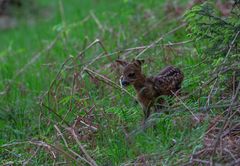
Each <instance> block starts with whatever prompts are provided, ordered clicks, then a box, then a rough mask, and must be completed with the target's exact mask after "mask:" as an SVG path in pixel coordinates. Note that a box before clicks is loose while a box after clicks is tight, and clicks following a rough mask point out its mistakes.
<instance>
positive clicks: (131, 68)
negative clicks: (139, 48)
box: [116, 60, 144, 86]
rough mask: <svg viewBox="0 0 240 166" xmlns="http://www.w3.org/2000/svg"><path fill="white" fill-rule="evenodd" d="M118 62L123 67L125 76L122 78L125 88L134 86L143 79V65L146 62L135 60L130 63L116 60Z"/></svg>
mask: <svg viewBox="0 0 240 166" xmlns="http://www.w3.org/2000/svg"><path fill="white" fill-rule="evenodd" d="M116 62H117V63H118V64H120V65H121V66H122V67H123V75H122V77H121V84H122V85H123V86H128V85H130V84H134V83H135V82H136V81H139V79H142V71H141V65H142V64H143V63H144V60H133V61H132V62H130V63H129V62H127V61H124V60H116Z"/></svg>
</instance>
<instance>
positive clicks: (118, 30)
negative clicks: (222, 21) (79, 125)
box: [0, 0, 207, 165]
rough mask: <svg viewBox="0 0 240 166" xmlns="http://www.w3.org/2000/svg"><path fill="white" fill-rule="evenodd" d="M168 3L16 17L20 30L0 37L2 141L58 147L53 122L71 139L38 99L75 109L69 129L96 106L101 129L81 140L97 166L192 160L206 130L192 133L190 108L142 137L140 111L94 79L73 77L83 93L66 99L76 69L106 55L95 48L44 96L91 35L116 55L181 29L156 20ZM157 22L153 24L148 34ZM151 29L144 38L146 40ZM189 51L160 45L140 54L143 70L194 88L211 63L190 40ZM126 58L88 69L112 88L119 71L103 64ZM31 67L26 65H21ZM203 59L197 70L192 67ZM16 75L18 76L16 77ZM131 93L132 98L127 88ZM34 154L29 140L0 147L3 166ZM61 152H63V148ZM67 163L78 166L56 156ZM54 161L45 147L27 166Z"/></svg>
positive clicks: (56, 4) (74, 5) (83, 5)
mask: <svg viewBox="0 0 240 166" xmlns="http://www.w3.org/2000/svg"><path fill="white" fill-rule="evenodd" d="M36 3H39V2H36ZM164 4H165V1H160V2H159V1H158V0H151V1H149V0H143V1H141V3H140V2H137V1H133V0H128V1H125V0H118V1H114V3H113V2H112V1H110V0H104V1H88V0H84V1H81V2H80V1H78V0H72V1H52V2H49V1H47V0H44V1H41V4H39V5H40V9H39V10H40V11H42V14H41V12H39V13H38V14H36V15H35V14H34V13H27V14H25V15H23V16H22V15H21V14H20V15H19V16H18V17H19V24H18V26H17V27H16V28H14V29H9V30H5V31H1V32H0V35H1V41H0V42H1V43H0V61H1V65H0V92H1V93H2V95H1V96H0V131H1V132H0V144H1V145H5V144H9V143H10V144H11V143H13V142H21V141H27V140H42V141H44V142H47V143H49V144H53V145H58V144H60V145H61V146H62V147H64V144H63V142H62V141H61V139H60V138H56V136H57V134H56V130H55V129H54V127H53V125H54V124H58V125H59V127H60V128H61V130H62V132H64V134H65V136H66V138H68V137H69V133H68V132H67V131H66V130H65V127H66V126H65V124H64V123H62V122H61V120H60V119H58V117H56V116H55V114H54V113H52V112H51V111H49V110H48V109H46V108H44V107H42V106H41V105H40V102H41V101H43V102H44V103H45V104H46V105H47V106H48V107H50V108H52V109H53V110H54V111H55V112H57V114H59V115H60V116H62V117H64V116H65V115H66V112H68V109H69V107H72V111H70V112H69V114H68V115H67V117H66V121H67V122H68V123H69V124H73V123H74V120H75V119H76V117H77V116H81V115H85V114H86V113H85V111H87V110H89V109H90V108H91V107H92V106H95V107H94V109H93V115H94V118H93V123H94V124H95V125H97V126H98V127H99V129H98V132H97V133H94V134H93V135H91V139H87V140H84V141H82V143H83V144H84V145H86V146H85V148H86V149H87V150H88V152H89V154H91V156H92V157H93V158H94V159H95V160H96V162H97V163H98V164H99V165H120V164H121V163H127V162H131V161H134V160H136V159H137V158H138V157H139V156H141V155H150V154H157V157H155V158H154V157H153V159H152V160H154V161H155V162H156V163H157V165H173V164H177V163H178V161H180V162H183V161H185V162H186V161H187V160H188V158H189V156H190V154H191V153H192V152H193V151H194V150H196V148H199V147H201V141H202V140H201V139H200V137H201V136H202V134H203V133H204V131H205V129H206V124H205V123H204V124H201V125H199V126H196V127H191V121H190V117H191V114H190V113H189V112H188V111H187V110H186V108H184V107H180V108H179V110H178V111H176V112H174V113H171V114H167V115H165V114H163V115H161V116H159V117H157V118H155V121H156V128H152V127H150V128H148V129H147V130H146V131H144V132H143V131H139V125H140V124H141V120H142V111H141V108H140V106H138V105H137V104H135V102H134V101H133V99H132V98H131V97H129V96H128V95H126V94H124V93H122V92H120V91H119V90H117V89H115V88H112V87H109V86H108V85H107V84H104V83H102V82H98V81H96V80H91V79H90V77H89V76H88V75H87V74H86V73H85V74H84V75H83V78H80V77H78V79H77V81H76V84H77V85H78V86H79V89H77V88H76V89H74V93H73V95H71V88H72V82H73V77H74V73H78V74H80V73H79V72H80V69H81V67H82V66H83V65H84V64H86V63H88V62H89V61H90V60H91V59H93V58H94V57H96V56H97V55H98V54H99V53H101V52H102V49H101V47H99V46H94V47H92V48H91V49H89V50H88V51H87V52H86V53H85V54H84V55H83V58H82V59H75V60H74V62H72V61H70V62H68V63H67V64H66V65H65V66H64V70H62V71H61V72H60V77H59V78H57V79H56V83H55V84H53V89H52V91H51V93H50V99H49V100H48V98H47V95H46V92H47V91H48V90H49V87H50V85H51V82H52V81H53V80H54V78H55V77H56V75H57V73H58V71H59V70H60V68H61V66H62V64H63V63H64V61H65V60H66V59H67V58H68V57H69V56H70V55H72V56H73V57H76V56H77V55H78V53H79V52H80V51H81V50H82V49H83V48H85V47H86V46H87V45H89V44H90V43H91V42H93V41H94V40H95V39H97V38H98V39H100V40H101V41H102V42H103V44H104V46H105V48H106V49H107V50H108V51H109V52H110V53H112V52H115V51H117V50H119V49H125V48H131V47H137V46H142V45H148V44H151V43H152V42H153V41H154V40H156V39H157V38H159V37H160V36H161V35H163V34H165V33H167V32H168V31H170V30H172V29H173V28H175V27H177V26H179V25H180V24H181V19H180V21H178V20H176V18H175V17H176V16H174V17H169V18H168V19H164V20H162V19H163V18H164V17H165V16H164V15H165V13H164ZM61 5H62V6H63V10H61ZM44 12H48V14H49V15H48V16H47V17H46V16H44ZM90 12H93V13H94V14H95V16H96V17H97V19H98V20H99V22H100V25H98V23H96V20H94V19H92V17H89V19H88V20H87V21H85V22H83V23H81V21H82V20H83V19H84V18H86V17H87V16H88V15H89V14H90ZM20 13H21V12H20ZM26 15H27V16H29V15H30V16H31V19H33V20H34V22H33V23H32V25H29V22H27V21H26V20H25V17H26ZM30 16H29V17H30ZM161 20H162V21H161ZM158 22H159V25H158V26H157V27H156V28H153V29H151V28H152V26H153V25H154V24H156V23H158ZM99 26H100V27H99ZM101 26H102V27H101ZM148 31H149V33H148V34H147V35H145V36H143V34H144V33H145V32H148ZM59 33H60V36H59V38H58V40H57V41H56V44H55V45H54V46H53V47H52V48H51V49H50V50H49V51H46V52H42V54H41V55H40V56H39V57H38V58H37V59H36V60H34V61H32V62H31V59H32V58H34V57H35V56H36V55H37V54H38V53H39V52H41V51H42V50H44V48H46V47H47V46H48V45H49V44H50V43H51V42H52V41H53V40H54V38H55V37H56V36H57V34H59ZM185 40H188V38H187V32H186V31H185V28H182V29H180V30H178V31H177V32H176V33H174V34H170V35H168V36H166V37H165V38H164V39H163V41H162V43H161V44H168V43H169V42H181V41H185ZM185 47H186V50H185V49H183V48H181V47H176V49H179V50H167V49H165V50H164V48H163V46H162V45H160V46H158V47H155V48H153V49H149V50H148V51H146V52H145V53H144V54H143V56H142V57H141V58H144V59H146V61H147V62H148V63H147V64H146V65H144V71H145V73H146V74H147V75H153V74H156V73H158V71H159V70H160V69H161V68H162V67H164V66H166V65H168V64H173V65H176V66H179V67H180V68H182V69H183V71H184V73H185V76H186V78H185V81H184V85H183V89H184V91H186V92H191V91H192V90H193V89H194V88H195V87H197V86H198V82H199V80H200V79H201V78H200V77H197V76H195V75H196V73H199V72H201V71H202V70H201V69H202V68H203V67H205V68H207V66H206V65H204V64H201V61H202V59H201V58H200V57H199V56H198V55H197V54H196V51H195V49H194V48H193V46H192V43H189V44H186V45H185ZM122 55H123V54H121V53H120V54H114V55H112V56H111V58H112V61H111V62H110V61H109V60H108V58H101V59H100V60H98V61H97V62H95V63H94V64H92V65H91V66H89V68H90V69H92V70H94V71H98V72H100V73H101V74H103V75H105V76H107V77H108V78H110V79H112V80H113V81H114V82H116V83H118V78H119V76H118V75H116V74H115V73H116V71H115V69H114V68H111V67H106V66H104V65H107V64H110V63H112V62H113V60H115V59H117V58H118V56H119V57H121V56H122ZM136 55H137V53H136V52H135V53H131V54H129V55H128V56H127V59H129V60H130V59H132V58H134V57H135V56H136ZM29 62H30V64H29V65H27V66H26V64H28V63H29ZM199 63H200V65H198V66H197V67H194V68H193V67H191V66H194V65H197V64H199ZM21 70H22V72H21V73H20V74H18V72H19V71H21ZM112 70H113V71H114V72H112ZM128 90H129V91H130V92H131V93H132V94H133V95H134V91H133V89H132V88H129V89H128ZM4 92H6V93H4ZM3 93H4V94H3ZM197 97H198V96H197V95H196V97H195V98H192V99H189V100H188V101H185V102H186V103H187V105H188V106H189V107H196V106H197V104H198V101H197ZM203 100H205V99H203ZM133 131H137V132H136V133H135V134H133V136H132V137H131V138H130V139H131V140H127V139H126V137H125V132H128V133H131V132H133ZM68 141H69V145H70V147H71V148H72V149H74V150H75V151H76V152H78V151H79V149H78V145H77V144H76V142H74V141H73V140H72V139H71V138H69V139H68ZM129 141H130V142H129ZM36 148H37V147H36V146H34V145H29V144H20V145H15V146H7V147H4V148H1V150H0V153H1V156H0V160H1V161H2V164H4V163H7V162H10V161H12V162H14V163H16V164H20V163H22V162H23V161H25V160H26V159H28V158H29V157H31V155H32V153H33V151H34V150H36ZM63 149H64V150H66V151H67V149H66V147H64V148H63ZM65 159H66V160H67V161H68V162H70V163H72V164H76V163H75V161H69V159H68V158H67V157H64V155H63V154H58V153H57V158H56V162H61V161H64V160H65ZM154 161H153V162H154ZM52 162H53V160H52V158H51V154H50V153H49V151H48V150H46V149H44V148H41V149H40V150H39V152H38V153H37V155H36V157H33V158H32V159H31V161H30V164H31V165H41V164H42V165H45V164H51V163H52Z"/></svg>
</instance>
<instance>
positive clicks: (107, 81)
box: [84, 68, 135, 99]
mask: <svg viewBox="0 0 240 166" xmlns="http://www.w3.org/2000/svg"><path fill="white" fill-rule="evenodd" d="M84 71H86V72H87V73H88V74H89V73H92V74H94V75H96V76H98V77H100V78H101V79H102V81H104V82H105V83H108V85H111V86H113V87H115V88H117V89H119V90H121V91H124V92H125V93H127V94H128V95H129V96H131V97H132V98H134V99H135V97H134V96H133V95H132V94H131V93H129V92H128V91H127V90H126V89H124V88H122V87H121V86H119V85H118V84H116V83H115V82H113V81H112V80H110V79H108V78H106V77H104V76H103V75H101V74H99V73H97V72H94V71H92V70H90V69H89V68H85V69H84ZM109 83H110V84H109Z"/></svg>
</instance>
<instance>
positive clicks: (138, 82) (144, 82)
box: [116, 60, 184, 120]
mask: <svg viewBox="0 0 240 166" xmlns="http://www.w3.org/2000/svg"><path fill="white" fill-rule="evenodd" d="M116 62H117V63H118V64H120V65H121V66H123V75H122V77H121V84H122V86H128V85H133V86H134V89H135V90H136V92H137V99H138V101H139V102H140V103H141V106H142V108H143V112H144V119H145V120H146V119H147V118H148V117H149V115H150V112H151V111H150V110H151V107H152V106H153V105H154V103H155V100H157V102H158V103H160V104H162V103H163V100H159V97H160V96H163V95H165V96H173V95H174V93H178V92H179V90H180V89H181V83H182V81H183V78H184V75H183V73H182V72H181V70H180V69H178V68H176V67H173V66H168V67H166V68H164V69H163V70H161V71H160V73H159V74H158V75H157V76H151V77H146V76H145V75H144V74H143V73H142V70H141V65H142V64H143V63H144V60H133V61H132V62H130V63H129V62H127V61H124V60H117V61H116Z"/></svg>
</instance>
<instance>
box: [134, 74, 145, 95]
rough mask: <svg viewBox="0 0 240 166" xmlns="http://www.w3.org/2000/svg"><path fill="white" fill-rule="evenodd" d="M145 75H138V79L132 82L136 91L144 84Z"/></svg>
mask: <svg viewBox="0 0 240 166" xmlns="http://www.w3.org/2000/svg"><path fill="white" fill-rule="evenodd" d="M145 81H146V76H145V75H143V74H142V75H140V76H139V78H138V80H137V81H135V83H134V84H133V86H134V89H135V90H136V91H137V92H138V91H140V90H141V89H142V88H143V87H144V86H145Z"/></svg>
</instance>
